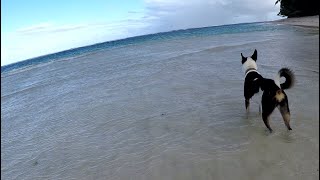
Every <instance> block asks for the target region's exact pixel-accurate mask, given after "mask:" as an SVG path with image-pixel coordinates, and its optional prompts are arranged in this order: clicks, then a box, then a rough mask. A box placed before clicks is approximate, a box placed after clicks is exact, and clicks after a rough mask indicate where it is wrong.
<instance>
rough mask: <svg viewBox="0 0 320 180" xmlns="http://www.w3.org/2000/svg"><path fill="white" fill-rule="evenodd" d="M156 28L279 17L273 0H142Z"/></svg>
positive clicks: (177, 27) (166, 28)
mask: <svg viewBox="0 0 320 180" xmlns="http://www.w3.org/2000/svg"><path fill="white" fill-rule="evenodd" d="M145 3H146V6H147V14H148V16H151V17H155V20H154V21H153V25H154V30H155V31H169V30H176V29H186V28H194V27H206V26H215V25H223V24H233V23H242V22H255V21H268V20H275V19H279V18H280V17H277V15H276V14H277V13H278V11H279V5H276V6H275V4H274V3H275V2H274V1H273V0H266V1H256V0H189V1H180V0H179V1H178V0H145Z"/></svg>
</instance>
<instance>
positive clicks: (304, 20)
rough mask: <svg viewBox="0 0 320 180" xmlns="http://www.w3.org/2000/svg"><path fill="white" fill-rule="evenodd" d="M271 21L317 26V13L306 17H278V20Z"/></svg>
mask: <svg viewBox="0 0 320 180" xmlns="http://www.w3.org/2000/svg"><path fill="white" fill-rule="evenodd" d="M272 22H275V23H281V24H289V25H295V26H306V27H314V28H319V15H317V16H306V17H296V18H286V19H280V20H276V21H272Z"/></svg>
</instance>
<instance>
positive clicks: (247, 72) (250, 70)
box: [244, 68, 259, 77]
mask: <svg viewBox="0 0 320 180" xmlns="http://www.w3.org/2000/svg"><path fill="white" fill-rule="evenodd" d="M252 71H254V72H257V73H258V74H259V72H258V71H257V69H256V68H248V69H247V70H246V73H245V75H244V77H246V76H247V75H248V74H249V73H250V72H252Z"/></svg>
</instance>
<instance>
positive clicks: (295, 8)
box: [275, 0, 319, 18]
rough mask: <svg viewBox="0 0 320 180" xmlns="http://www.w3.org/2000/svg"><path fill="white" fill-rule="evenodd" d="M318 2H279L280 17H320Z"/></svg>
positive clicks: (292, 0) (280, 0) (278, 0)
mask: <svg viewBox="0 0 320 180" xmlns="http://www.w3.org/2000/svg"><path fill="white" fill-rule="evenodd" d="M317 1H318V0H277V1H276V3H275V4H278V3H280V12H279V13H278V15H280V16H287V17H289V18H290V17H301V16H313V15H319V6H318V2H317Z"/></svg>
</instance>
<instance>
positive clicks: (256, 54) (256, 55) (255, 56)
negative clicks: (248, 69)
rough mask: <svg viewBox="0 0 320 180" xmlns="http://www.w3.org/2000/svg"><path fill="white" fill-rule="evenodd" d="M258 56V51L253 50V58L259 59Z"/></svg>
mask: <svg viewBox="0 0 320 180" xmlns="http://www.w3.org/2000/svg"><path fill="white" fill-rule="evenodd" d="M257 57H258V52H257V50H256V49H255V50H254V52H253V54H252V56H251V58H252V59H253V60H254V61H257Z"/></svg>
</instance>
